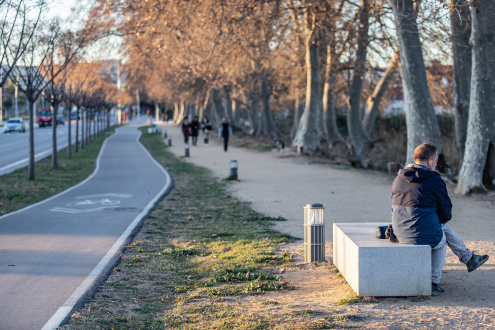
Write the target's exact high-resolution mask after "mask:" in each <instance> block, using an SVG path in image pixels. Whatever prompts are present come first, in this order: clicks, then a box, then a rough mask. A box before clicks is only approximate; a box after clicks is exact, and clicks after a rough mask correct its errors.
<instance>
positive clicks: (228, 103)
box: [222, 86, 235, 126]
mask: <svg viewBox="0 0 495 330" xmlns="http://www.w3.org/2000/svg"><path fill="white" fill-rule="evenodd" d="M222 91H223V99H224V102H225V114H226V116H227V120H228V122H229V123H230V125H231V126H235V125H234V113H233V111H232V98H231V97H230V94H231V89H230V87H229V86H223V88H222Z"/></svg>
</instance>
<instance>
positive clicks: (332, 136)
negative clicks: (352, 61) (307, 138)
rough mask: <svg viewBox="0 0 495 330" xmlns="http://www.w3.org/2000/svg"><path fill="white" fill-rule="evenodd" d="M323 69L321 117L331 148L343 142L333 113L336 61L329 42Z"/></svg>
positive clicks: (335, 100) (332, 46) (332, 47)
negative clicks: (324, 68) (323, 82)
mask: <svg viewBox="0 0 495 330" xmlns="http://www.w3.org/2000/svg"><path fill="white" fill-rule="evenodd" d="M326 61H327V63H326V70H325V84H324V85H323V118H324V121H325V129H326V132H325V135H326V137H327V141H328V147H329V148H330V149H331V148H333V146H334V145H335V144H336V143H337V142H343V141H344V139H343V138H342V135H340V132H339V129H338V128H337V120H336V115H335V106H336V103H337V98H336V96H335V88H336V86H337V64H338V63H337V61H336V59H335V54H334V45H333V44H332V43H331V42H330V43H329V44H328V45H327V59H326Z"/></svg>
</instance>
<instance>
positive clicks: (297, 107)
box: [290, 88, 304, 139]
mask: <svg viewBox="0 0 495 330" xmlns="http://www.w3.org/2000/svg"><path fill="white" fill-rule="evenodd" d="M302 101H303V99H302V97H301V96H300V95H299V88H297V89H296V99H295V100H294V123H293V124H292V130H291V132H290V137H291V138H292V139H294V138H295V137H296V134H297V129H298V128H299V122H300V121H301V116H302V114H303V111H304V103H303V102H302Z"/></svg>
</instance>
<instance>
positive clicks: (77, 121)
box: [69, 106, 79, 152]
mask: <svg viewBox="0 0 495 330" xmlns="http://www.w3.org/2000/svg"><path fill="white" fill-rule="evenodd" d="M69 124H70V122H69ZM78 151H79V106H77V108H76V144H75V145H74V152H78Z"/></svg>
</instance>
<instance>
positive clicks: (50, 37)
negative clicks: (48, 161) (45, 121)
mask: <svg viewBox="0 0 495 330" xmlns="http://www.w3.org/2000/svg"><path fill="white" fill-rule="evenodd" d="M33 27H34V25H33ZM61 32H62V31H61V28H60V24H59V22H58V21H57V20H53V21H51V22H47V23H46V24H44V25H43V27H39V28H38V29H37V30H36V31H35V32H34V34H33V37H32V38H31V39H30V41H29V43H28V45H27V47H26V50H25V52H24V53H23V55H22V56H21V57H20V58H19V61H18V64H21V65H16V66H15V67H14V68H13V72H14V74H13V77H15V78H14V81H15V82H16V83H17V84H18V86H19V90H21V92H23V93H24V95H25V96H26V98H27V100H28V102H29V132H30V135H29V174H28V178H29V180H34V179H35V170H34V166H35V163H34V134H33V133H34V132H33V129H34V113H33V112H34V103H35V102H36V100H37V99H38V98H39V96H40V95H41V92H42V91H43V89H45V87H46V86H47V85H49V84H50V83H51V82H52V81H53V80H54V79H55V78H57V76H58V75H59V74H60V73H61V72H62V71H63V70H64V69H65V67H66V66H67V64H68V63H69V62H70V60H71V59H72V58H73V57H74V56H75V53H76V50H74V49H73V50H72V51H71V52H70V53H68V54H67V53H65V54H64V55H67V56H64V57H63V60H61V62H60V63H59V64H57V63H56V61H55V60H54V59H55V57H52V56H51V54H53V53H54V52H55V49H57V50H58V47H57V42H58V40H59V37H60V35H61ZM7 59H8V60H13V58H9V57H7ZM9 64H10V62H9ZM54 119H55V118H54ZM54 142H56V140H54ZM55 148H56V143H55ZM54 153H55V154H56V149H55V151H54Z"/></svg>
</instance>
